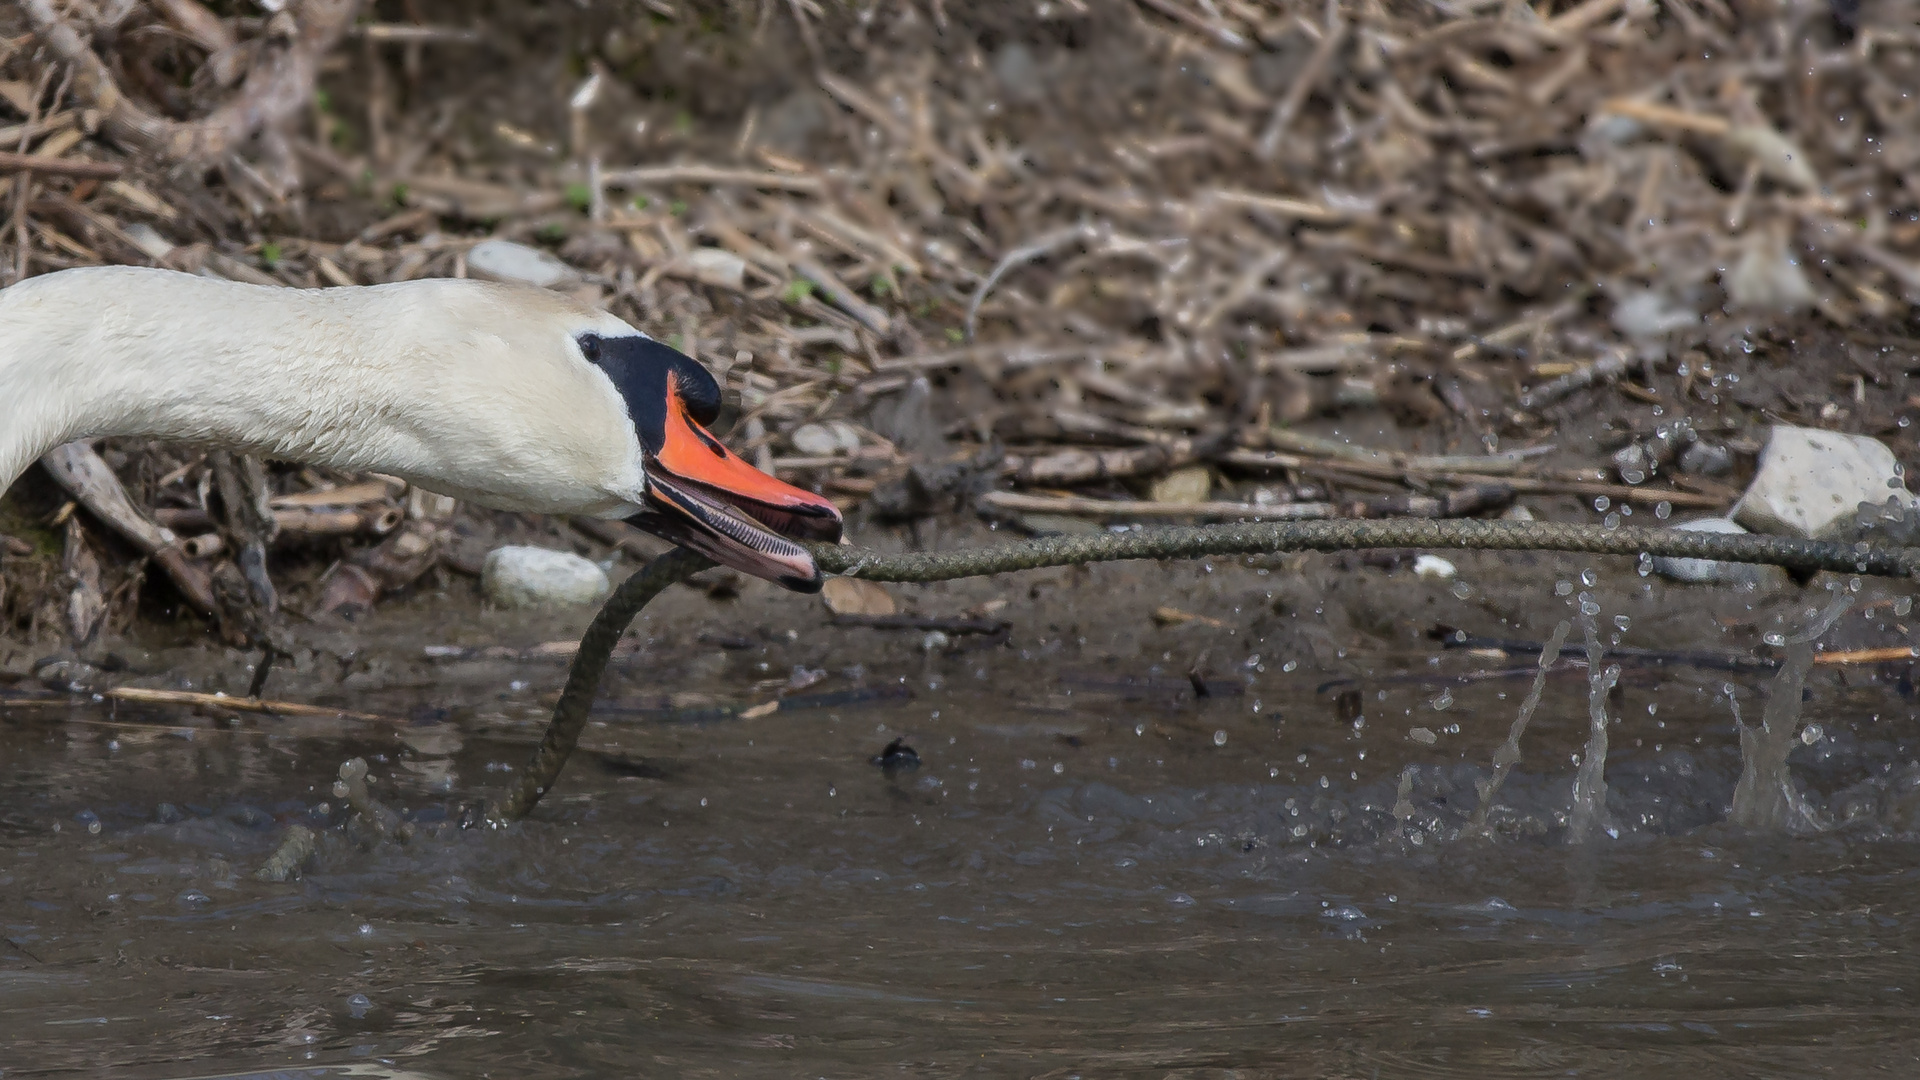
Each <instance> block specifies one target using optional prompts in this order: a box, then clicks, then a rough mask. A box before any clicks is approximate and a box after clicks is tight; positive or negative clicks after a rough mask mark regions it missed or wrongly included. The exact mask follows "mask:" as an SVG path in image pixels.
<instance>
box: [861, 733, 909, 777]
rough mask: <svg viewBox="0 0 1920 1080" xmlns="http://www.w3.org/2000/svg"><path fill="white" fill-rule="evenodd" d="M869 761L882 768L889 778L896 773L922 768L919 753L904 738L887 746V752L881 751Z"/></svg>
mask: <svg viewBox="0 0 1920 1080" xmlns="http://www.w3.org/2000/svg"><path fill="white" fill-rule="evenodd" d="M867 760H868V761H869V762H871V763H872V764H874V765H878V766H880V768H881V770H882V771H883V772H885V773H886V774H887V775H888V776H892V775H894V774H895V773H903V772H912V771H913V770H915V769H917V768H919V767H920V753H919V751H917V750H915V749H914V748H913V747H911V746H908V745H907V740H906V739H904V738H899V739H895V740H893V741H892V742H890V743H888V744H887V748H886V749H885V750H882V751H880V752H879V753H878V754H875V755H873V757H871V758H868V759H867Z"/></svg>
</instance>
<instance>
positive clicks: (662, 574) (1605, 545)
mask: <svg viewBox="0 0 1920 1080" xmlns="http://www.w3.org/2000/svg"><path fill="white" fill-rule="evenodd" d="M806 547H807V549H808V550H809V551H810V552H811V553H812V555H813V557H814V561H815V562H816V563H818V564H819V566H820V569H821V570H823V571H825V572H827V573H832V574H844V575H846V576H848V577H860V578H866V579H868V580H870V581H916V582H927V581H951V580H953V579H954V578H963V577H980V576H983V575H987V574H1002V573H1008V572H1011V571H1014V570H1037V569H1039V568H1041V567H1047V566H1068V565H1073V564H1078V563H1090V562H1113V561H1118V560H1122V559H1194V558H1201V557H1204V556H1208V555H1263V554H1276V553H1279V552H1286V551H1352V550H1360V549H1366V548H1455V549H1462V548H1465V549H1476V550H1485V551H1566V552H1585V553H1589V554H1596V555H1648V556H1656V555H1666V556H1676V557H1679V558H1688V559H1713V560H1717V561H1720V562H1747V563H1764V564H1768V565H1773V566H1784V567H1787V568H1789V569H1794V570H1805V571H1812V570H1832V571H1835V572H1838V573H1853V574H1872V575H1877V576H1881V577H1914V576H1916V575H1917V574H1920V548H1887V547H1881V546H1877V545H1872V544H1842V543H1838V542H1835V541H1830V540H1796V539H1793V538H1790V537H1780V536H1762V535H1756V534H1751V533H1749V534H1730V533H1705V532H1687V531H1682V530H1679V529H1641V528H1619V529H1606V528H1602V527H1600V526H1597V525H1566V524H1559V523H1555V522H1544V521H1477V520H1455V521H1434V520H1420V519H1410V520H1401V521H1303V522H1268V523H1262V524H1248V525H1216V526H1191V527H1183V528H1166V529H1154V530H1150V531H1146V532H1131V533H1125V534H1108V535H1103V536H1066V537H1046V538H1043V539H1039V540H1028V541H1025V542H1023V543H1018V544H1002V545H998V546H995V547H985V548H962V549H960V550H957V551H946V552H910V553H905V554H895V555H889V554H885V553H883V552H878V551H872V550H869V549H866V548H858V547H852V546H837V545H833V544H807V545H806ZM712 565H714V564H713V562H712V560H710V559H708V558H707V557H706V556H704V555H698V554H695V553H693V552H690V551H687V550H686V549H684V548H675V549H674V550H672V551H670V552H668V553H667V554H665V555H662V556H660V557H659V558H658V559H655V560H654V561H652V562H650V563H648V564H647V565H646V566H644V567H642V568H640V569H639V570H638V571H636V572H635V573H634V575H633V576H632V577H629V578H628V579H627V580H626V581H624V582H622V583H621V585H620V587H619V588H618V589H616V590H614V593H613V595H612V596H610V597H608V598H607V602H606V604H605V605H604V606H602V607H601V609H600V613H599V614H598V615H596V616H594V619H593V624H592V625H591V626H589V627H588V628H587V632H586V634H584V635H583V636H582V637H581V639H580V650H579V652H577V653H575V654H574V658H573V668H572V669H571V670H570V671H569V672H568V674H567V685H566V689H565V690H563V691H562V692H561V694H560V700H559V702H558V703H557V704H555V705H554V707H553V719H552V720H551V721H549V722H548V724H547V732H546V735H545V737H543V738H542V739H541V740H540V748H539V750H537V751H535V753H534V756H533V760H532V761H531V762H530V763H529V764H528V766H527V769H526V771H525V772H524V773H523V774H522V775H521V777H520V780H519V782H518V783H517V784H516V785H515V786H514V789H513V791H512V792H511V793H510V794H509V795H508V796H507V799H506V801H505V802H503V803H501V804H500V805H499V806H498V807H497V808H494V809H493V810H492V811H491V812H490V813H489V814H488V818H489V820H490V821H491V822H492V823H494V824H496V825H504V824H507V823H509V822H513V821H518V820H519V819H521V818H523V817H526V816H527V814H528V813H529V812H530V811H532V809H533V808H534V806H535V805H537V804H538V803H539V802H540V798H541V796H543V795H545V794H546V793H547V790H548V789H549V788H550V787H552V786H553V782H554V781H555V780H556V779H558V778H559V776H560V770H561V769H563V768H565V767H566V763H567V758H568V757H569V756H570V755H572V753H573V748H574V746H575V744H577V743H578V742H579V741H580V732H581V731H582V730H583V729H584V728H585V727H586V724H587V717H588V715H589V713H591V712H592V709H593V697H594V694H595V692H596V691H597V689H598V687H599V685H600V677H601V676H602V675H603V674H605V673H606V670H607V662H608V660H609V659H610V658H611V657H612V655H613V650H614V646H616V645H617V644H619V641H620V635H621V634H623V633H625V632H626V628H627V625H628V624H629V623H631V622H632V621H633V619H634V617H635V616H637V615H638V614H640V609H641V608H644V607H646V606H647V604H648V603H649V602H651V601H652V600H653V598H654V597H655V596H658V595H659V594H660V593H661V592H662V591H663V590H665V589H666V587H667V586H669V585H671V584H673V583H674V582H676V581H680V580H681V579H683V578H686V577H689V576H691V575H693V574H697V573H699V572H700V571H702V570H705V569H707V568H709V567H711V566H712Z"/></svg>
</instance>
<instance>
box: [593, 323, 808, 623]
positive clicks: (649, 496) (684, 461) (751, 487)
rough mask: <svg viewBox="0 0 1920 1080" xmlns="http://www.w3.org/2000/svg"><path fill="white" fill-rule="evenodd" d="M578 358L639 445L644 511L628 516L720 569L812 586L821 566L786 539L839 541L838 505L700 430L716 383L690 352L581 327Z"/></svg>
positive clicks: (711, 411)
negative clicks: (620, 408)
mask: <svg viewBox="0 0 1920 1080" xmlns="http://www.w3.org/2000/svg"><path fill="white" fill-rule="evenodd" d="M574 343H575V344H576V345H577V346H578V347H579V349H580V355H581V356H582V357H583V358H584V359H585V360H586V361H587V362H588V363H589V364H592V365H593V366H594V367H596V368H599V369H600V370H601V371H602V372H604V373H605V374H606V376H607V378H608V379H609V380H610V381H611V382H612V383H613V387H614V389H615V390H616V391H618V392H619V394H620V398H621V400H622V401H623V402H624V404H625V405H626V410H627V416H628V418H629V419H630V420H631V421H632V423H633V428H634V434H635V436H636V437H637V438H638V440H639V443H640V454H641V465H642V469H643V471H644V473H645V478H646V490H645V495H644V500H645V501H644V507H645V508H644V509H643V510H642V511H641V512H640V513H638V514H636V515H634V516H632V517H629V518H628V519H627V520H628V521H629V522H631V523H632V524H633V525H635V526H637V527H639V528H641V529H644V530H646V531H647V532H650V533H652V534H654V535H655V536H658V537H660V538H661V539H663V540H668V541H671V542H672V543H675V544H679V545H681V546H683V547H688V548H692V549H693V550H695V551H698V552H700V553H701V554H702V555H705V556H706V557H708V558H709V559H712V560H713V561H715V562H717V563H720V564H721V565H723V566H730V567H732V568H733V569H735V570H739V571H742V572H744V573H748V574H752V575H754V576H755V577H761V578H766V579H768V580H770V581H776V582H779V583H780V584H781V585H784V586H786V587H787V588H789V589H793V590H795V591H797V592H818V591H819V590H820V584H821V576H820V569H819V567H818V566H816V565H815V564H814V561H813V556H812V555H810V554H808V553H807V550H806V548H803V547H801V546H800V545H799V544H796V543H794V542H793V541H795V540H817V541H824V542H827V543H833V542H837V541H838V540H839V539H840V528H841V522H840V511H839V509H838V508H836V507H835V506H834V505H833V503H831V502H829V501H828V500H826V499H824V498H821V497H820V496H818V495H815V494H813V493H812V492H809V491H802V490H801V489H799V488H797V487H794V486H793V485H791V484H787V483H783V482H781V481H780V480H777V479H775V478H773V477H771V476H768V475H767V474H766V473H763V472H761V471H760V470H758V469H756V468H754V467H753V466H751V465H749V464H747V463H746V462H745V461H742V460H741V459H740V458H739V457H738V456H737V455H735V454H734V453H733V452H732V451H731V450H728V449H727V448H726V446H725V445H724V444H722V443H721V442H720V440H719V439H716V438H714V437H713V435H712V433H710V432H709V431H708V430H707V425H709V424H711V423H713V422H714V421H715V420H716V419H717V418H718V417H719V415H720V384H719V383H718V382H717V381H716V380H715V379H714V377H713V376H712V375H711V374H709V373H708V372H707V370H706V369H705V368H703V367H701V366H700V365H699V364H697V363H695V362H694V361H693V359H692V358H690V357H688V356H686V355H684V354H682V353H681V352H679V351H678V350H676V349H674V348H672V347H670V346H668V345H665V344H663V343H661V342H658V341H655V340H654V339H652V338H650V337H647V336H646V335H644V334H641V333H638V332H636V331H632V330H627V331H626V332H624V333H604V332H600V331H585V332H581V333H578V334H576V335H575V336H574Z"/></svg>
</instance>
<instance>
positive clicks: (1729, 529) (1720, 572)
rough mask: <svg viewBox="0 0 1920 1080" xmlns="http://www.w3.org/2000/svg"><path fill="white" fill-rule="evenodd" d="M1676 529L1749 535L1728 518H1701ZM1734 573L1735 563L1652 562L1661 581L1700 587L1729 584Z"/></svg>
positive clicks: (1667, 559)
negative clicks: (1668, 580)
mask: <svg viewBox="0 0 1920 1080" xmlns="http://www.w3.org/2000/svg"><path fill="white" fill-rule="evenodd" d="M1673 527H1674V528H1676V529H1680V530H1683V531H1685V532H1710V533H1744V532H1746V531H1747V530H1745V529H1743V528H1741V527H1740V526H1739V525H1738V524H1736V523H1735V522H1731V521H1728V520H1727V519H1726V518H1701V519H1700V520H1698V521H1686V522H1682V523H1680V524H1678V525H1675V526H1673ZM1734 570H1735V564H1734V563H1724V562H1715V561H1713V560H1712V559H1675V558H1672V557H1670V556H1665V555H1661V556H1656V557H1655V558H1654V560H1653V571H1654V573H1656V574H1659V575H1660V576H1661V577H1664V578H1671V579H1672V580H1674V581H1685V582H1690V583H1693V584H1700V585H1704V584H1711V583H1713V582H1718V581H1726V580H1728V579H1729V577H1730V575H1732V574H1733V573H1734Z"/></svg>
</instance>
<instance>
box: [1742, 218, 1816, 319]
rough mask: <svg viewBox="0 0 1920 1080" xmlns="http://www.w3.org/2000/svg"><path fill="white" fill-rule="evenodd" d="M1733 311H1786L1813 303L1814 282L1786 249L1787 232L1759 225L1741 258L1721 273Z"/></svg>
mask: <svg viewBox="0 0 1920 1080" xmlns="http://www.w3.org/2000/svg"><path fill="white" fill-rule="evenodd" d="M1720 287H1721V288H1723V289H1725V290H1726V291H1727V308H1728V310H1730V311H1750V312H1754V313H1757V314H1766V315H1774V314H1785V313H1789V312H1794V311H1800V310H1802V309H1804V308H1807V307H1810V306H1812V304H1813V300H1814V296H1813V285H1812V284H1811V283H1809V282H1808V281H1807V275H1806V271H1804V270H1802V269H1800V261H1799V260H1798V259H1795V258H1794V257H1793V254H1792V253H1791V252H1789V251H1788V250H1787V237H1786V233H1785V232H1784V231H1782V230H1779V229H1756V230H1754V231H1753V232H1751V233H1749V234H1747V239H1746V242H1745V243H1744V244H1743V245H1742V251H1741V254H1740V261H1739V262H1737V263H1735V264H1734V265H1733V269H1731V270H1728V271H1727V272H1726V273H1724V274H1722V275H1721V276H1720Z"/></svg>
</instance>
